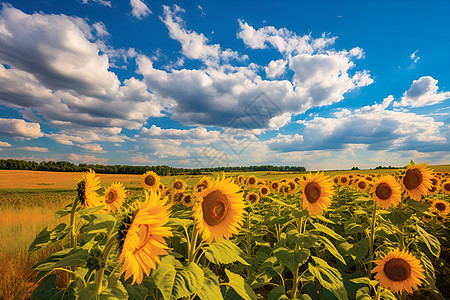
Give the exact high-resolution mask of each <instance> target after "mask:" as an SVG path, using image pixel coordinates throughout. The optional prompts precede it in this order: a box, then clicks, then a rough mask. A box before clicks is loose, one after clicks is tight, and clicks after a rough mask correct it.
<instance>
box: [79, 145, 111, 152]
mask: <svg viewBox="0 0 450 300" xmlns="http://www.w3.org/2000/svg"><path fill="white" fill-rule="evenodd" d="M79 146H80V147H81V148H83V149H84V150H86V151H88V152H93V153H107V152H108V151H105V150H103V148H102V146H101V145H100V144H80V145H79Z"/></svg>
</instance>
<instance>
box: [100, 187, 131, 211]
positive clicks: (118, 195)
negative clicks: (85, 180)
mask: <svg viewBox="0 0 450 300" xmlns="http://www.w3.org/2000/svg"><path fill="white" fill-rule="evenodd" d="M126 193H127V192H126V190H125V187H124V186H123V184H122V183H120V182H115V183H113V184H111V185H110V186H109V187H107V188H106V190H105V203H106V205H107V209H108V210H111V211H112V212H115V211H117V210H119V209H120V207H121V206H122V203H123V200H124V199H125V196H126Z"/></svg>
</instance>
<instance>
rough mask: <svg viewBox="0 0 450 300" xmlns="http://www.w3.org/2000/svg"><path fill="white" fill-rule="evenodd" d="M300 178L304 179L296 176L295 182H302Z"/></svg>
mask: <svg viewBox="0 0 450 300" xmlns="http://www.w3.org/2000/svg"><path fill="white" fill-rule="evenodd" d="M300 180H302V179H301V178H300V177H298V176H297V177H295V178H294V181H295V183H298V184H300Z"/></svg>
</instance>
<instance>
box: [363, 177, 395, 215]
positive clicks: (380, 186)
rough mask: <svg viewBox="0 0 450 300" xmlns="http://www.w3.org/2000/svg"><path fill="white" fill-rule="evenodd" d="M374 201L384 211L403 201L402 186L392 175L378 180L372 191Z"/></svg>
mask: <svg viewBox="0 0 450 300" xmlns="http://www.w3.org/2000/svg"><path fill="white" fill-rule="evenodd" d="M370 193H371V194H372V198H373V201H374V202H375V203H376V204H377V205H378V206H381V207H382V208H384V209H388V208H389V207H390V206H391V205H394V206H395V205H397V204H398V203H400V201H401V194H402V191H401V186H400V184H399V183H398V182H397V181H396V180H395V178H394V177H392V176H391V175H386V176H383V177H381V178H380V179H378V180H377V181H376V182H375V183H374V185H373V186H372V188H371V189H370Z"/></svg>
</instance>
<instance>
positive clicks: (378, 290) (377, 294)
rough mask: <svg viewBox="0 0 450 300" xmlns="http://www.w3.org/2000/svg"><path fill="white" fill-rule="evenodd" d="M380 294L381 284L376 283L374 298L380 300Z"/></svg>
mask: <svg viewBox="0 0 450 300" xmlns="http://www.w3.org/2000/svg"><path fill="white" fill-rule="evenodd" d="M380 296H381V286H380V285H378V287H377V290H376V292H375V300H380Z"/></svg>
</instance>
